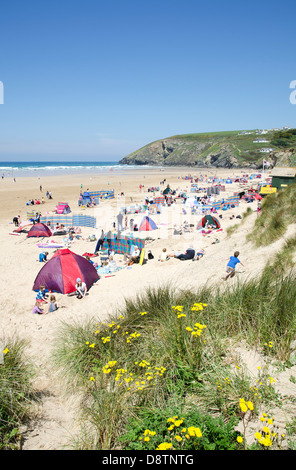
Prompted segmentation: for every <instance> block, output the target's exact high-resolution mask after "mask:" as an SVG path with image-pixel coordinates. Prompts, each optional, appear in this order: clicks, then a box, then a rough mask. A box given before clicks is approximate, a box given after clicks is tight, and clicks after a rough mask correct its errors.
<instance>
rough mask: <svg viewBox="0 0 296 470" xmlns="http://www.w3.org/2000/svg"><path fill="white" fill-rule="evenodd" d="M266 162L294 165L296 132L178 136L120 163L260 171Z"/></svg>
mask: <svg viewBox="0 0 296 470" xmlns="http://www.w3.org/2000/svg"><path fill="white" fill-rule="evenodd" d="M263 149H265V151H264V150H263ZM263 159H266V160H267V161H269V162H270V164H271V166H276V165H279V164H280V165H282V166H295V163H296V129H284V130H279V129H269V130H249V131H228V132H212V133H202V134H185V135H175V136H172V137H168V138H165V139H160V140H157V141H155V142H152V143H150V144H148V145H145V146H144V147H142V148H141V149H139V150H136V151H134V152H132V153H131V154H129V155H127V156H126V157H124V158H123V159H121V160H120V162H119V163H121V164H126V165H161V166H165V165H167V166H195V167H216V168H248V167H249V168H254V169H259V168H262V162H263Z"/></svg>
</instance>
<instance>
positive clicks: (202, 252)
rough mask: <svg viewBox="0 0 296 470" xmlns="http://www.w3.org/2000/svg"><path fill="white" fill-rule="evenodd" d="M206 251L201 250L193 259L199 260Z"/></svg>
mask: <svg viewBox="0 0 296 470" xmlns="http://www.w3.org/2000/svg"><path fill="white" fill-rule="evenodd" d="M205 253H206V252H205V250H199V251H198V252H197V253H196V255H195V257H194V258H193V259H194V260H197V261H198V260H199V259H201V258H202V257H203V256H204V255H205Z"/></svg>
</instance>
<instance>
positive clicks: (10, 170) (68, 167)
mask: <svg viewBox="0 0 296 470" xmlns="http://www.w3.org/2000/svg"><path fill="white" fill-rule="evenodd" d="M127 168H130V169H132V168H139V167H138V166H132V165H119V164H118V163H117V162H70V161H67V162H0V175H1V177H4V178H6V177H8V178H17V177H18V176H21V177H23V176H36V177H40V176H45V175H58V174H60V175H61V174H73V173H76V174H80V173H94V174H95V173H102V172H106V171H121V170H125V169H127Z"/></svg>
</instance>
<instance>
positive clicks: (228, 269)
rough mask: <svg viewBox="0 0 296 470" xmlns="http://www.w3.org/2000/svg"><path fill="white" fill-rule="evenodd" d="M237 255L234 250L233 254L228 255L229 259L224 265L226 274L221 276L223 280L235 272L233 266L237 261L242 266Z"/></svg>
mask: <svg viewBox="0 0 296 470" xmlns="http://www.w3.org/2000/svg"><path fill="white" fill-rule="evenodd" d="M238 257H239V252H238V251H235V252H234V254H233V256H230V258H229V261H228V263H227V266H226V273H227V274H226V275H225V276H224V277H223V279H224V281H226V280H227V279H228V278H229V277H233V276H234V274H235V267H236V265H237V264H238V263H240V264H241V265H242V266H244V265H243V263H242V262H241V261H240V260H239V259H238Z"/></svg>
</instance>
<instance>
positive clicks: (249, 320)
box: [53, 272, 296, 449]
mask: <svg viewBox="0 0 296 470" xmlns="http://www.w3.org/2000/svg"><path fill="white" fill-rule="evenodd" d="M295 286H296V283H295V274H293V273H290V274H289V275H287V276H285V277H283V276H278V275H276V274H273V275H271V274H270V273H268V275H267V273H266V272H265V273H264V274H263V275H262V276H261V277H258V278H257V279H252V280H247V281H245V282H243V283H240V282H238V283H236V284H231V285H230V284H229V285H226V286H225V284H223V290H222V289H220V288H219V286H218V287H212V286H211V287H204V288H202V289H197V291H196V292H193V291H191V290H183V291H176V290H175V289H173V288H172V287H171V286H163V287H160V288H155V289H152V288H149V289H147V290H146V291H145V292H144V293H143V294H142V295H139V296H137V297H136V298H135V299H133V300H131V299H127V300H126V302H125V305H123V306H122V309H121V310H120V311H119V312H117V313H116V315H113V316H111V317H110V318H108V320H105V321H100V320H97V321H94V320H93V321H91V322H89V323H88V324H87V325H79V324H77V325H75V326H73V325H72V326H69V325H66V324H65V325H64V326H63V328H62V329H61V331H60V336H59V338H57V340H56V344H55V350H54V355H53V359H54V363H55V365H56V367H58V368H59V370H60V371H61V374H62V376H63V378H64V380H65V383H66V384H67V386H68V387H70V388H72V390H73V389H75V388H77V387H78V388H79V391H80V392H81V391H82V393H83V394H84V396H85V398H84V400H83V402H84V405H83V407H82V410H83V411H82V416H83V423H84V425H83V427H84V437H83V444H81V443H80V444H78V447H79V448H81V446H82V447H84V448H96V449H99V448H100V449H110V448H117V447H118V446H119V447H120V442H119V441H120V436H121V435H122V434H123V433H124V432H125V430H126V429H127V425H128V423H129V422H130V419H131V417H133V418H134V419H136V420H137V419H140V416H141V413H142V411H143V410H144V409H155V410H158V409H161V408H163V407H165V406H178V407H179V408H180V409H181V408H182V407H183V408H184V406H185V408H186V406H188V404H189V403H196V406H197V407H199V408H200V409H201V410H203V411H204V412H205V413H206V412H208V413H213V414H214V415H217V414H218V415H220V416H221V417H223V418H224V419H229V418H230V417H231V416H232V415H234V414H236V411H235V409H236V404H237V402H238V400H239V397H240V396H242V395H244V397H245V398H246V399H248V400H250V399H252V400H253V401H254V402H255V409H257V408H256V406H257V405H256V400H254V397H255V394H253V393H251V391H250V383H249V379H248V378H247V377H246V376H244V375H243V374H242V372H238V371H237V370H235V372H233V371H232V372H231V371H230V370H229V367H228V366H227V361H226V362H225V358H226V357H227V355H229V354H230V355H231V353H230V351H231V343H232V342H235V341H241V340H244V341H245V342H246V343H247V344H249V346H250V347H255V348H258V349H259V350H260V351H262V353H267V354H268V357H271V356H272V357H274V358H275V359H279V360H288V358H289V354H290V349H289V348H290V344H291V342H292V340H293V339H294V337H295V334H296V321H295V320H296V313H295V311H294V310H295V309H294V306H295V301H296V287H295ZM271 344H272V349H271V348H268V346H266V345H269V346H270V345H271ZM218 384H219V385H218ZM262 384H263V385H262V386H261V389H260V396H261V397H263V399H264V398H265V399H270V400H271V401H272V400H275V399H276V394H273V393H271V389H270V383H269V382H268V381H267V382H264V381H262ZM254 387H255V385H254ZM141 410H142V411H141Z"/></svg>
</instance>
